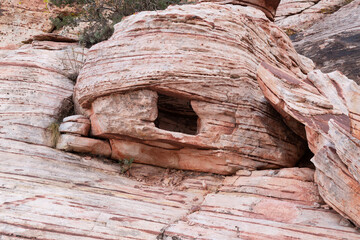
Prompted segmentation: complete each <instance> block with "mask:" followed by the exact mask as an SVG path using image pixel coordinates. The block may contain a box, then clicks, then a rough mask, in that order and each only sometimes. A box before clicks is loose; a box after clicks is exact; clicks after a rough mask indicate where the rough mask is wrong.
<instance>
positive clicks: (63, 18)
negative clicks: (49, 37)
mask: <svg viewBox="0 0 360 240" xmlns="http://www.w3.org/2000/svg"><path fill="white" fill-rule="evenodd" d="M77 17H78V16H77V15H75V14H71V15H59V16H57V17H56V18H50V20H51V23H52V25H53V26H54V28H55V30H58V29H60V28H62V27H64V26H76V24H77V21H76V18H77Z"/></svg>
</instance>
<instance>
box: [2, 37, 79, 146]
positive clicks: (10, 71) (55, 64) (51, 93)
mask: <svg viewBox="0 0 360 240" xmlns="http://www.w3.org/2000/svg"><path fill="white" fill-rule="evenodd" d="M84 51H85V50H83V49H82V48H81V47H79V46H78V45H77V44H75V43H67V42H50V41H33V42H32V44H27V45H24V46H22V47H21V48H19V49H17V50H11V51H9V50H0V52H1V53H0V56H2V58H0V81H1V88H0V96H1V100H0V109H1V114H0V122H1V130H0V138H1V139H13V140H18V141H23V142H28V143H35V144H39V145H46V146H53V145H54V144H55V141H56V136H57V131H58V122H59V121H60V120H61V119H62V118H63V117H64V116H66V115H67V114H68V113H69V112H70V111H71V110H72V99H71V98H72V94H73V87H74V82H73V81H71V80H70V79H69V76H70V75H72V74H74V72H76V71H78V70H79V68H80V67H81V65H82V61H83V60H84V59H85V58H84V55H85V52H84Z"/></svg>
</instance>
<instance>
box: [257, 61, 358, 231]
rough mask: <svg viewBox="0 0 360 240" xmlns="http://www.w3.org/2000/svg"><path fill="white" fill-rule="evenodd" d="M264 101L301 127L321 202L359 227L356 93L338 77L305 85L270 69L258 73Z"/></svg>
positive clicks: (313, 77) (312, 77)
mask: <svg viewBox="0 0 360 240" xmlns="http://www.w3.org/2000/svg"><path fill="white" fill-rule="evenodd" d="M258 81H259V85H260V87H261V89H262V90H263V92H264V95H265V97H266V98H267V99H268V100H269V101H270V102H271V104H272V105H273V106H274V107H275V108H276V109H277V110H278V111H279V112H280V113H282V115H283V116H284V117H285V118H286V119H287V120H288V122H293V121H298V122H301V123H302V124H304V125H305V129H306V135H307V138H308V142H309V147H310V149H311V150H312V151H313V153H314V154H315V156H314V158H313V159H312V161H313V163H314V164H315V167H316V172H315V181H316V182H317V184H318V186H319V191H320V194H321V196H322V197H323V198H324V200H325V202H326V203H328V204H329V205H330V206H332V207H333V208H334V209H335V210H336V211H338V212H339V213H340V214H341V215H343V216H344V217H346V218H349V219H351V220H352V221H353V222H354V223H355V224H356V225H358V226H359V225H360V217H359V216H360V133H359V124H360V117H359V116H360V109H359V103H360V101H359V100H360V98H359V97H360V87H359V86H358V85H357V84H356V83H355V82H354V81H352V80H350V79H348V78H346V77H345V76H344V75H342V74H341V73H340V72H332V73H329V74H323V73H321V72H320V71H319V70H315V71H313V72H310V73H309V74H308V76H307V78H306V79H305V80H301V79H299V78H296V77H295V76H294V75H292V74H291V73H289V72H285V71H283V70H280V69H278V68H276V67H273V66H271V65H270V64H267V63H263V64H262V65H261V66H260V67H259V69H258Z"/></svg>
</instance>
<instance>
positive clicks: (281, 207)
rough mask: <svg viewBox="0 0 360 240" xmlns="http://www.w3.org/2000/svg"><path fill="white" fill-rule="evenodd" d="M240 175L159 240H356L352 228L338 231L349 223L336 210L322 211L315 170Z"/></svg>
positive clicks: (284, 170) (232, 178) (346, 227)
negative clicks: (315, 180) (314, 178)
mask: <svg viewBox="0 0 360 240" xmlns="http://www.w3.org/2000/svg"><path fill="white" fill-rule="evenodd" d="M241 174H243V175H242V176H234V177H227V178H226V179H225V181H224V186H223V187H222V188H220V189H219V190H220V191H219V192H218V193H211V194H208V195H207V196H206V197H205V201H204V202H203V203H202V204H201V205H200V206H199V207H198V208H196V209H194V212H193V213H192V214H190V215H188V216H187V217H186V218H184V219H181V220H180V221H179V222H177V223H174V224H171V225H170V227H168V228H167V229H166V230H165V232H164V234H163V235H164V238H163V239H264V240H265V239H324V240H325V239H339V238H340V239H341V238H344V239H360V235H359V233H358V232H357V231H356V230H355V229H354V228H351V227H348V226H340V224H339V223H340V222H344V223H345V224H348V225H350V224H349V223H346V220H345V221H344V220H342V219H341V217H339V215H338V214H337V213H336V212H335V211H333V210H327V209H324V208H320V204H322V200H321V198H320V196H319V194H318V191H317V186H316V184H315V183H314V182H313V174H314V172H313V170H311V169H298V168H292V169H282V170H280V171H278V170H276V171H274V170H266V171H254V172H248V173H247V174H246V173H244V172H243V173H241ZM244 175H247V176H244ZM290 188H293V189H290ZM307 195H308V196H311V197H310V198H307ZM343 225H344V224H343ZM280 229H281V230H280Z"/></svg>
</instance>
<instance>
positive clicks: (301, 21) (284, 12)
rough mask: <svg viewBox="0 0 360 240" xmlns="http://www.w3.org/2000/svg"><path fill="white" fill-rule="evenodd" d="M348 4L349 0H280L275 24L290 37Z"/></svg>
mask: <svg viewBox="0 0 360 240" xmlns="http://www.w3.org/2000/svg"><path fill="white" fill-rule="evenodd" d="M348 3H349V0H301V1H299V0H282V1H281V3H280V5H279V8H278V10H277V11H276V18H275V22H276V24H277V25H278V26H280V27H281V28H283V29H284V30H285V31H286V32H287V33H288V34H290V35H291V34H294V33H296V32H299V31H302V30H305V29H307V28H308V27H309V26H311V25H313V24H314V23H317V22H319V21H320V20H321V19H323V18H325V17H326V16H328V15H330V14H332V13H334V12H336V11H337V10H338V9H339V8H341V7H342V6H344V5H346V4H348ZM345 18H346V17H345Z"/></svg>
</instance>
